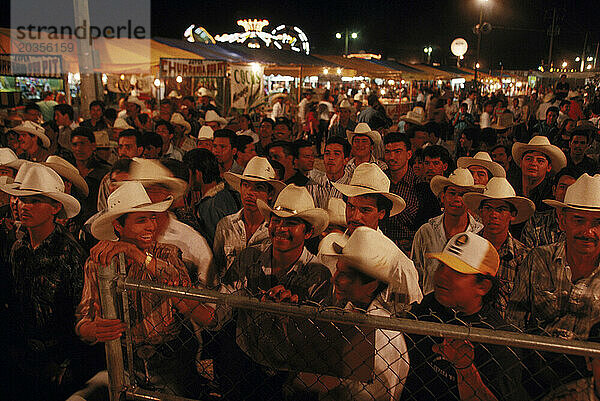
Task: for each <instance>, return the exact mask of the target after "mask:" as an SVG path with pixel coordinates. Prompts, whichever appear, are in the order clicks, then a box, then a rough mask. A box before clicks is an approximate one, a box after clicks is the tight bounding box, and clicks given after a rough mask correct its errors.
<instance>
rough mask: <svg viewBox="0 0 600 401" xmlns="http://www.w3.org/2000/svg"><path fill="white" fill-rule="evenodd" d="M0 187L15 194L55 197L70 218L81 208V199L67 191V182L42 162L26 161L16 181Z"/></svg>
mask: <svg viewBox="0 0 600 401" xmlns="http://www.w3.org/2000/svg"><path fill="white" fill-rule="evenodd" d="M0 189H1V190H2V191H4V192H6V193H7V194H10V195H13V196H33V195H43V196H47V197H48V198H50V199H54V200H55V201H57V202H60V203H61V204H62V205H63V209H64V211H65V215H66V216H67V218H68V219H70V218H72V217H75V216H77V215H78V214H79V211H80V210H81V205H80V204H79V201H78V200H77V199H75V198H74V197H73V196H71V195H69V194H66V193H65V183H64V182H63V180H62V178H60V175H58V173H57V172H56V171H54V170H52V169H51V168H50V167H48V166H44V165H43V164H40V163H24V164H23V165H22V166H21V168H20V169H19V172H18V173H17V176H16V177H15V181H14V182H13V183H12V184H7V185H4V186H3V187H1V188H0Z"/></svg>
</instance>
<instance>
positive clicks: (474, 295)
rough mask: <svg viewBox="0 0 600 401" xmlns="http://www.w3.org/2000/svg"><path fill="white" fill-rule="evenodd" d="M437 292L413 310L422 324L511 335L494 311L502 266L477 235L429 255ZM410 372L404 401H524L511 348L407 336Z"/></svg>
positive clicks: (457, 239)
mask: <svg viewBox="0 0 600 401" xmlns="http://www.w3.org/2000/svg"><path fill="white" fill-rule="evenodd" d="M427 257H428V258H432V259H435V260H436V261H438V263H439V268H438V269H437V270H436V272H435V286H434V287H435V290H434V292H432V293H430V294H428V295H426V296H425V298H423V301H422V302H421V303H420V304H419V305H414V306H413V307H412V308H411V311H410V315H409V316H412V317H413V318H414V319H416V320H419V321H430V322H436V323H446V324H453V325H457V326H466V327H472V326H473V327H479V328H486V329H498V330H510V329H509V325H507V324H506V322H505V320H504V319H502V317H501V316H500V314H499V313H498V311H497V310H496V308H495V304H494V300H495V298H496V297H497V286H498V285H497V278H496V275H497V271H498V266H499V262H500V258H499V256H498V253H497V252H496V250H495V249H494V247H493V245H492V244H491V243H490V242H489V241H487V240H486V239H485V238H482V237H480V236H478V235H477V234H475V233H472V232H465V233H459V234H456V235H455V236H453V237H452V238H450V240H449V241H448V244H447V245H446V246H445V247H444V249H443V250H441V252H435V253H430V254H428V255H427ZM404 337H405V339H406V343H407V345H408V355H409V358H410V365H411V368H410V371H409V372H408V377H407V378H406V384H405V386H404V391H403V393H402V398H401V400H437V399H447V400H468V399H474V400H525V399H527V395H526V393H525V391H524V390H523V388H522V386H521V370H520V366H521V365H520V364H521V363H520V361H519V359H518V357H517V356H515V354H514V351H512V350H509V349H508V348H506V347H501V346H495V345H490V344H482V343H471V342H470V341H467V340H458V339H452V338H443V337H442V338H440V337H434V336H423V335H417V334H405V335H404Z"/></svg>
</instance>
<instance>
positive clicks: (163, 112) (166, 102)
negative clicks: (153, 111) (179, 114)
mask: <svg viewBox="0 0 600 401" xmlns="http://www.w3.org/2000/svg"><path fill="white" fill-rule="evenodd" d="M174 112H175V108H174V106H173V102H171V99H163V100H161V101H160V106H158V115H157V116H156V118H157V119H159V120H164V121H171V116H172V115H173V113H174Z"/></svg>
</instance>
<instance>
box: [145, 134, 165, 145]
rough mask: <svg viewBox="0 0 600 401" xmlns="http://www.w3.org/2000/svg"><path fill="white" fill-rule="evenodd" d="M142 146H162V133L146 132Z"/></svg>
mask: <svg viewBox="0 0 600 401" xmlns="http://www.w3.org/2000/svg"><path fill="white" fill-rule="evenodd" d="M142 146H143V147H144V148H145V147H147V146H154V147H155V148H162V146H163V140H162V137H161V136H160V135H158V134H157V133H156V132H145V133H144V135H142Z"/></svg>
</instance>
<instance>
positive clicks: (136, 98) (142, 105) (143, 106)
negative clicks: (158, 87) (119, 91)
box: [127, 95, 146, 110]
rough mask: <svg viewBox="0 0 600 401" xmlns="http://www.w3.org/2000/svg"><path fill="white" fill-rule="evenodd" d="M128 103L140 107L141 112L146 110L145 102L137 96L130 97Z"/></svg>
mask: <svg viewBox="0 0 600 401" xmlns="http://www.w3.org/2000/svg"><path fill="white" fill-rule="evenodd" d="M127 103H133V104H137V105H138V106H139V107H140V110H144V109H145V108H146V105H145V104H144V102H142V101H141V100H140V99H139V98H138V97H137V96H133V95H131V96H129V97H128V98H127Z"/></svg>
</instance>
